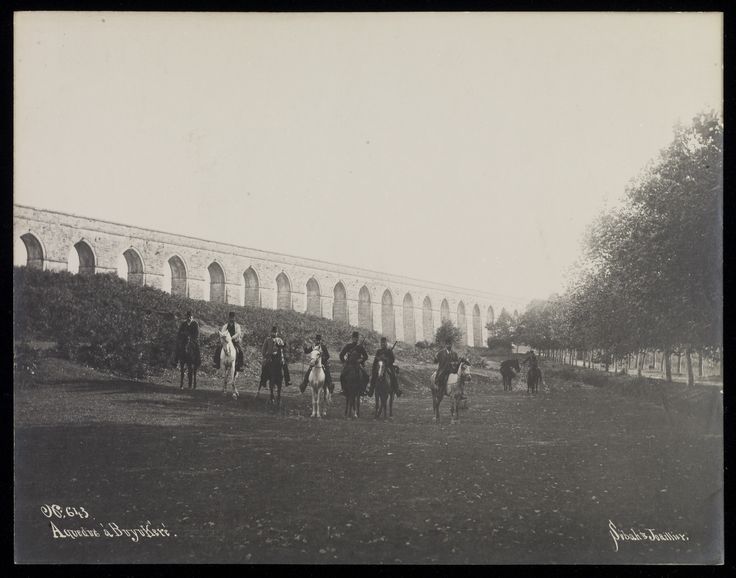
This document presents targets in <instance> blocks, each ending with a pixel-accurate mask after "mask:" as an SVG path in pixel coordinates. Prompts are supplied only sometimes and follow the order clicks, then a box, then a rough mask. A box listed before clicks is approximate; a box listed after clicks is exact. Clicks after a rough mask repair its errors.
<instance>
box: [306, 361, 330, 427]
mask: <svg viewBox="0 0 736 578" xmlns="http://www.w3.org/2000/svg"><path fill="white" fill-rule="evenodd" d="M309 365H310V366H311V368H312V371H310V372H309V382H308V383H309V386H310V387H311V388H312V416H311V417H317V418H321V417H323V416H325V415H327V408H326V407H325V405H326V404H328V403H330V401H331V400H332V396H331V395H330V390H329V389H328V388H327V387H325V369H324V367H323V366H322V351H320V348H319V347H315V348H314V349H313V350H312V353H310V354H309ZM322 396H324V405H322V406H321V407H320V397H322Z"/></svg>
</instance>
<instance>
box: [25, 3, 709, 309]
mask: <svg viewBox="0 0 736 578" xmlns="http://www.w3.org/2000/svg"><path fill="white" fill-rule="evenodd" d="M722 36H723V30H722V17H721V15H720V14H716V13H710V14H708V13H702V14H696V13H689V14H676V13H637V14H633V13H631V14H627V13H615V14H614V13H556V14H555V13H544V14H541V13H513V14H512V13H471V14H463V13H446V14H436V13H421V14H397V13H393V14H390V13H385V14H375V13H373V14H317V13H314V14H264V13H261V14H222V13H220V14H202V13H197V14H194V13H189V14H187V13H168V14H167V13H114V12H107V13H103V12H96V13H95V12H87V13H73V12H65V13H60V12H57V13H54V12H46V13H44V12H35V13H16V16H15V37H14V59H15V71H14V78H15V81H14V115H15V142H14V149H15V164H14V173H15V174H14V201H15V202H16V203H18V204H23V205H30V206H33V207H38V208H45V209H52V210H58V211H64V212H70V213H74V214H78V215H82V216H86V217H92V218H101V219H107V220H111V221H115V222H119V223H124V224H130V225H135V226H139V227H144V228H152V229H158V230H163V231H168V232H172V233H179V234H186V235H191V236H195V237H201V238H206V239H210V240H213V241H221V242H226V243H235V244H237V245H242V246H245V247H252V248H257V249H263V250H270V251H277V252H281V253H287V254H291V255H296V256H302V257H310V258H314V259H320V260H326V261H332V262H335V263H341V264H346V265H352V266H358V267H364V268H368V269H373V270H379V271H383V272H386V273H394V274H401V275H406V276H410V277H415V278H420V279H426V280H429V281H435V282H441V283H448V284H451V285H457V286H461V287H468V288H473V289H477V290H482V291H487V292H490V293H493V294H496V295H499V296H502V297H503V301H504V302H507V303H512V304H513V303H518V304H519V308H520V310H521V309H523V307H522V305H523V304H524V303H527V302H528V301H529V300H530V299H532V298H546V297H547V296H549V294H551V293H553V292H560V291H562V290H564V287H565V282H566V278H567V275H569V274H570V272H571V271H572V270H573V269H572V267H573V264H574V262H575V261H576V260H577V259H578V258H579V257H580V255H581V241H582V238H583V234H584V232H585V229H586V227H588V225H589V224H590V223H591V222H592V221H593V219H594V218H595V217H596V216H597V215H598V214H599V213H600V212H601V211H602V210H603V209H604V208H605V207H607V206H608V207H610V206H611V205H613V204H615V203H616V202H618V201H619V200H620V198H621V196H622V195H623V193H624V191H625V187H626V185H627V183H628V182H629V181H630V179H632V178H633V177H635V176H636V175H637V173H639V171H641V169H642V168H643V167H644V166H645V165H646V164H647V162H648V161H650V160H651V159H653V158H654V157H656V155H657V154H658V151H660V150H661V149H662V148H663V147H665V146H666V145H667V144H668V143H669V142H670V141H671V139H672V135H673V133H672V129H673V126H674V125H675V124H676V123H677V122H682V123H687V122H689V120H690V119H691V118H692V117H693V116H695V115H696V114H697V113H698V112H701V111H703V110H709V109H713V110H716V111H721V109H722V74H723V69H722Z"/></svg>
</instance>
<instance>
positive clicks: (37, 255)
mask: <svg viewBox="0 0 736 578" xmlns="http://www.w3.org/2000/svg"><path fill="white" fill-rule="evenodd" d="M20 239H21V241H23V245H24V246H25V249H26V255H25V263H24V265H25V266H26V267H28V268H29V269H43V261H44V255H45V254H46V251H45V250H44V247H43V244H42V243H41V239H39V238H38V237H37V236H36V235H34V234H33V233H31V232H30V231H29V232H28V233H25V234H24V235H21V236H20ZM18 264H19V265H20V262H19V263H18Z"/></svg>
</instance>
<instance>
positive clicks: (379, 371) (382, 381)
mask: <svg viewBox="0 0 736 578" xmlns="http://www.w3.org/2000/svg"><path fill="white" fill-rule="evenodd" d="M375 392H376V393H375V395H376V419H378V418H379V417H381V414H383V419H386V402H387V401H388V415H389V416H390V417H393V410H394V391H393V388H392V387H391V378H390V376H389V374H388V371H386V362H385V361H384V360H383V359H379V360H378V363H377V367H376V389H375Z"/></svg>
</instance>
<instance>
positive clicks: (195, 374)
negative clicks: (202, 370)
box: [193, 367, 197, 389]
mask: <svg viewBox="0 0 736 578" xmlns="http://www.w3.org/2000/svg"><path fill="white" fill-rule="evenodd" d="M193 372H194V389H197V368H196V367H195V368H194V369H193Z"/></svg>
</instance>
